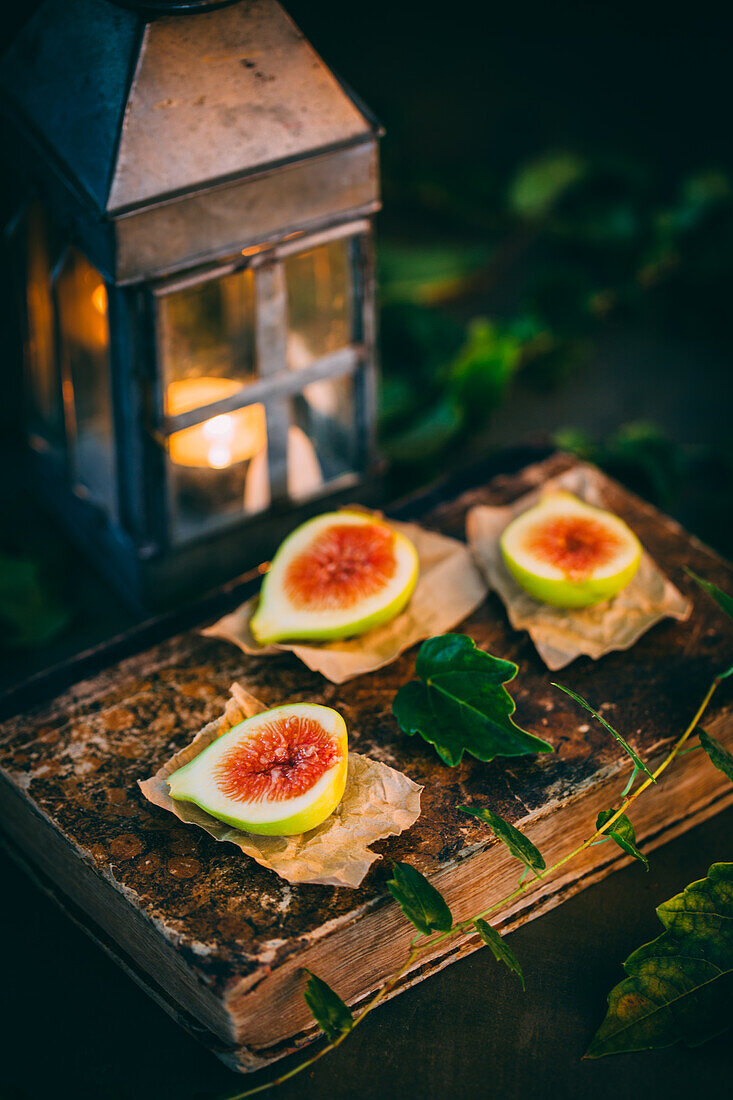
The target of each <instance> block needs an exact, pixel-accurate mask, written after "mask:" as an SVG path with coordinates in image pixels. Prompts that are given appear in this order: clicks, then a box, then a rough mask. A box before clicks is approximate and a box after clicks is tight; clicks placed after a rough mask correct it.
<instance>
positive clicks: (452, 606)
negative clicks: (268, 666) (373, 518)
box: [202, 507, 486, 684]
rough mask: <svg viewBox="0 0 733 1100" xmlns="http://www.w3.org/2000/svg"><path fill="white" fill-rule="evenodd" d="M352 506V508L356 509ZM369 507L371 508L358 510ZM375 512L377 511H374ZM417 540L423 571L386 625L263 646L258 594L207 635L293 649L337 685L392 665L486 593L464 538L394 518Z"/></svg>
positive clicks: (256, 652)
mask: <svg viewBox="0 0 733 1100" xmlns="http://www.w3.org/2000/svg"><path fill="white" fill-rule="evenodd" d="M354 510H355V509H354V508H353V507H352V508H351V509H350V511H354ZM359 510H360V511H367V509H363V508H361V509H359ZM372 514H374V513H372ZM389 523H390V526H391V527H394V529H395V530H396V531H400V532H401V533H402V534H403V535H405V536H406V537H407V538H408V539H410V540H411V541H412V543H413V544H414V546H415V549H416V550H417V554H418V558H419V560H420V575H419V577H418V581H417V584H416V585H415V591H414V592H413V594H412V597H411V599H410V602H409V604H408V605H407V607H406V608H405V610H404V611H402V612H401V613H400V614H399V615H398V616H397V617H396V618H395V619H393V620H392V622H390V623H386V624H385V625H384V626H379V627H376V629H374V630H370V631H368V632H367V633H366V634H362V635H361V636H360V637H358V638H348V639H346V640H345V641H337V642H323V643H320V644H317V643H311V644H307V643H303V644H297V643H293V644H288V643H284V642H283V643H278V644H276V645H268V646H261V645H258V644H257V642H256V641H255V639H254V637H253V636H252V633H251V631H250V629H249V621H250V619H251V617H252V615H253V614H254V612H255V608H256V606H257V600H258V597H257V596H253V597H252V599H250V600H247V602H246V603H244V604H242V605H241V606H240V607H238V608H237V609H236V611H232V612H231V613H230V614H229V615H225V616H224V617H223V618H221V619H219V620H218V622H216V623H214V624H213V625H212V626H208V627H205V628H204V630H203V631H202V633H203V634H206V635H208V636H209V637H212V638H224V639H225V640H226V641H228V642H233V643H234V645H236V646H239V648H240V649H241V650H242V652H244V653H248V654H250V655H252V656H256V657H269V656H275V655H277V654H278V653H283V652H288V653H294V654H295V655H296V657H299V658H300V660H301V661H302V662H303V664H305V665H307V666H308V668H310V669H312V670H313V671H314V672H320V673H321V674H322V675H323V676H325V677H326V679H328V680H331V682H332V683H334V684H343V683H344V682H345V681H346V680H352V679H353V678H354V677H355V676H361V675H362V673H365V672H373V671H374V670H375V669H377V668H382V667H383V666H384V665H388V664H390V663H391V662H392V661H394V660H395V659H396V658H397V657H399V655H400V654H401V653H404V651H405V650H406V649H409V648H410V646H413V645H415V644H416V643H417V642H422V641H424V640H425V639H426V638H432V637H433V636H434V635H436V634H445V633H446V632H447V631H449V630H452V629H453V628H454V627H455V626H457V625H458V623H460V622H462V621H463V620H464V619H466V618H467V617H468V616H469V615H470V614H471V612H472V611H475V610H476V608H477V607H478V606H479V604H480V603H482V602H483V600H484V599H485V597H486V582H485V580H484V578H483V576H482V574H481V571H480V570H479V569H477V567H476V564H475V562H474V560H473V557H472V555H471V552H470V550H469V549H468V547H467V546H466V545H465V543H463V542H459V541H458V540H457V539H452V538H448V537H447V536H445V535H439V534H436V533H435V532H434V531H426V530H425V529H424V528H422V527H419V526H418V525H417V524H415V523H397V522H393V521H392V520H390V521H389Z"/></svg>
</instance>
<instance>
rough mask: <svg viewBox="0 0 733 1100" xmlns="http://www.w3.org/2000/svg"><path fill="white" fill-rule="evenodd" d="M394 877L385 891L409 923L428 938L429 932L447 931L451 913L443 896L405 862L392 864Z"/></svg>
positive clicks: (449, 925)
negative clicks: (387, 891)
mask: <svg viewBox="0 0 733 1100" xmlns="http://www.w3.org/2000/svg"><path fill="white" fill-rule="evenodd" d="M392 869H393V871H392V873H393V875H394V878H392V879H390V881H389V882H388V883H387V888H388V890H389V892H390V894H391V895H392V897H393V898H394V899H395V901H396V902H397V904H398V905H399V907H400V909H401V910H402V912H403V913H404V914H405V916H406V917H407V919H408V920H409V921H412V923H413V924H414V925H415V927H416V928H417V930H418V932H422V934H423V935H424V936H429V935H430V933H431V932H450V930H451V928H452V927H453V917H452V915H451V911H450V909H449V908H448V906H447V905H446V903H445V898H444V897H443V895H442V894H441V893H440V892H439V891H438V890H436V889H435V887H434V886H431V884H430V883H429V882H428V880H427V879H426V878H425V875H421V874H420V872H419V871H416V870H415V868H414V867H412V866H410V864H409V863H393V864H392Z"/></svg>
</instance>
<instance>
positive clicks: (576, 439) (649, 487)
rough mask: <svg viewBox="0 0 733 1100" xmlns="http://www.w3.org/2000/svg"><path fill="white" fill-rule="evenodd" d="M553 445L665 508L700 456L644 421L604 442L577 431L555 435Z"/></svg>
mask: <svg viewBox="0 0 733 1100" xmlns="http://www.w3.org/2000/svg"><path fill="white" fill-rule="evenodd" d="M553 442H554V443H555V445H556V446H557V447H559V448H560V449H561V450H563V451H570V452H571V453H572V454H575V455H577V456H578V457H579V458H582V459H585V460H586V461H587V462H593V463H595V465H596V466H600V467H601V469H603V470H605V471H606V472H607V473H609V474H611V475H612V476H613V477H615V478H617V479H618V480H619V481H622V482H624V484H626V485H630V486H632V487H633V488H634V489H636V491H637V492H638V493H640V494H641V495H642V496H644V497H646V498H647V499H649V500H652V501H653V502H654V503H655V504H658V505H660V506H662V507H669V506H670V505H671V504H672V502H673V501H674V500H675V498H676V497H677V496H678V495H679V492H680V488H681V486H682V484H683V481H684V479H685V478H686V477H687V475H688V474H689V473H690V471H691V469H692V466H693V460H694V459H695V458H696V457H699V456H698V455H696V454H695V452H694V449H693V451H692V452H691V451H690V449H686V448H684V447H682V446H680V445H679V444H678V443H676V442H674V441H673V440H671V439H670V438H669V437H668V436H667V435H666V434H665V433H664V432H663V431H662V430H661V428H660V427H659V426H658V425H656V424H652V423H649V422H647V421H643V420H639V421H633V422H632V423H629V424H623V425H621V427H620V428H618V429H617V431H615V432H614V433H613V434H612V435H610V436H609V437H608V439H606V440H604V441H603V442H595V441H593V440H592V439H591V438H590V437H589V436H588V435H587V434H586V433H585V432H581V431H578V429H576V428H565V429H563V430H562V431H559V432H555V434H554V436H553Z"/></svg>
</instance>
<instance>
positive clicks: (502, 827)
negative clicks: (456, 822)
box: [458, 806, 545, 878]
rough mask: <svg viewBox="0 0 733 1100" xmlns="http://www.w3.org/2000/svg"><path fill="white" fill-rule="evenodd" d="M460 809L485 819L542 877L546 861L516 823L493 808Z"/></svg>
mask: <svg viewBox="0 0 733 1100" xmlns="http://www.w3.org/2000/svg"><path fill="white" fill-rule="evenodd" d="M458 809H459V810H462V811H463V813H464V814H471V816H472V817H477V818H478V819H479V821H483V823H484V825H488V826H489V828H490V829H491V830H492V832H493V833H494V834H495V835H496V836H497V837H498V838H499V840H501V841H503V842H504V844H506V846H507V848H508V849H509V851H510V852H511V853H512V855H513V856H514V857H515V858H516V859H518V860H520V862H522V863H523V864H524V866H525V867H527V868H529V870H530V871H534V873H535V874H536V875H537V878H540V877H541V876H540V874H539V872H540V871H544V869H545V861H544V858H543V857H542V855H541V853H540V852H539V850H538V849H537V848H535V846H534V844H533V843H532V841H531V840H530V839H529V837H526V836H525V835H524V833H522V832H520V830H519V829H517V828H515V826H514V825H510V824H509V822H508V821H505V820H504V818H503V817H500V816H499V814H495V813H494V812H493V811H492V810H484V809H480V808H479V807H478V806H459V807H458Z"/></svg>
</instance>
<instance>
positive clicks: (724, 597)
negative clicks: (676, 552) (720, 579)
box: [685, 569, 733, 679]
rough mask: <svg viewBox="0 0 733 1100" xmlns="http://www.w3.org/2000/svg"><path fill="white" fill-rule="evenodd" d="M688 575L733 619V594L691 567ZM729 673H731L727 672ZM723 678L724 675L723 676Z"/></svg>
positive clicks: (687, 570) (686, 570) (687, 571)
mask: <svg viewBox="0 0 733 1100" xmlns="http://www.w3.org/2000/svg"><path fill="white" fill-rule="evenodd" d="M685 572H686V573H687V574H688V576H690V577H692V579H693V581H695V583H696V584H698V585H699V586H700V588H702V590H703V592H707V594H708V596H710V598H711V600H715V602H716V604H717V605H718V607H719V608H720V609H721V611H725V613H726V615H729V616H730V618H731V619H733V596H729V595H728V593H727V592H723V590H722V589H720V588H718V586H717V584H713V583H712V581H706V580H704V579H703V578H702V577H698V575H697V573H693V572H692V570H691V569H685ZM727 675H729V673H728V674H727ZM721 679H722V677H721Z"/></svg>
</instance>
